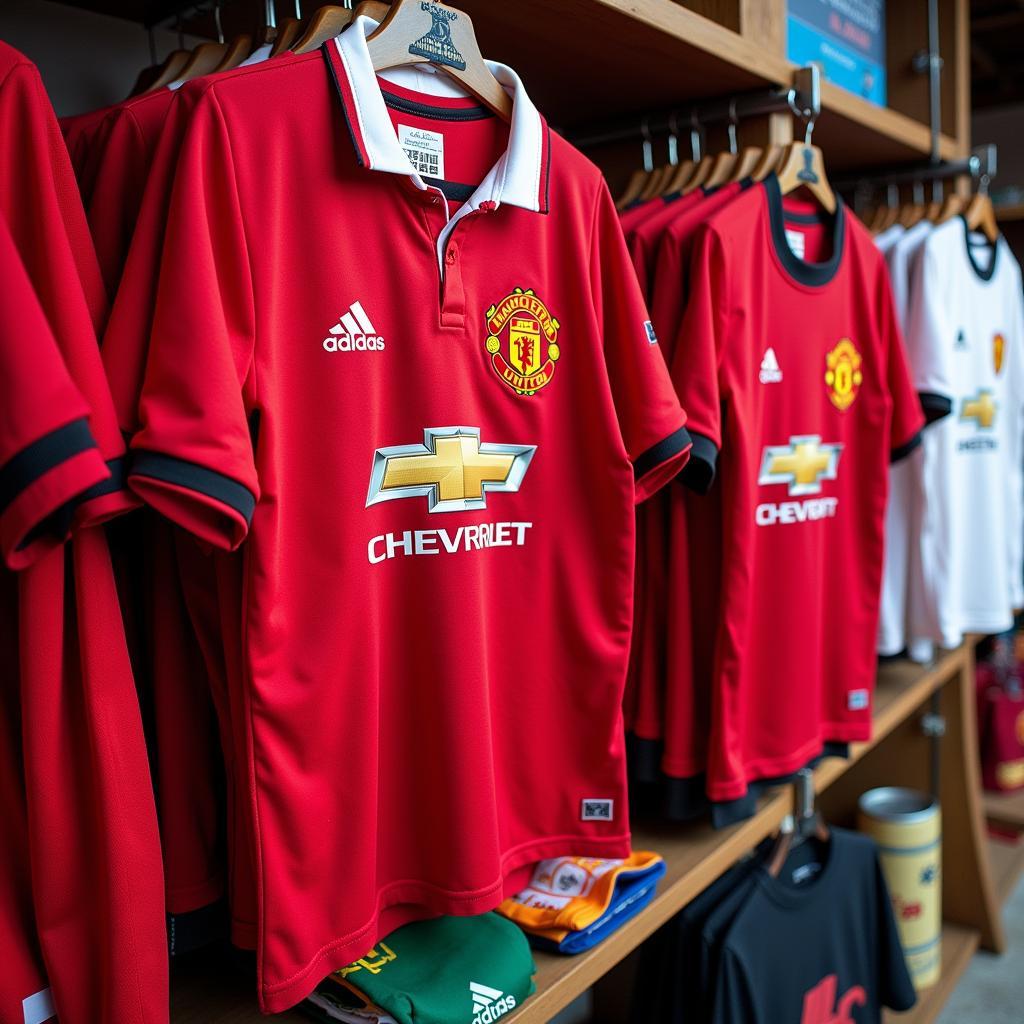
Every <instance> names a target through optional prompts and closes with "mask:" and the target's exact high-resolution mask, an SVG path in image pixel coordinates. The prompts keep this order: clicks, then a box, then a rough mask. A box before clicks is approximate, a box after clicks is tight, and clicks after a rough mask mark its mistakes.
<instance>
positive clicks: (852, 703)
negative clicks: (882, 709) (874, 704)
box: [846, 690, 871, 711]
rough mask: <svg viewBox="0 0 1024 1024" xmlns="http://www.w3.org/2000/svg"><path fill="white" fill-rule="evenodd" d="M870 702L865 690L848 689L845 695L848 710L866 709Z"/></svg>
mask: <svg viewBox="0 0 1024 1024" xmlns="http://www.w3.org/2000/svg"><path fill="white" fill-rule="evenodd" d="M870 703H871V700H870V694H869V693H868V691H867V690H850V691H849V693H847V695H846V707H847V708H848V709H849V710H850V711H866V710H867V708H868V705H869V704H870Z"/></svg>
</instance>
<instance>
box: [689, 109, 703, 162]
mask: <svg viewBox="0 0 1024 1024" xmlns="http://www.w3.org/2000/svg"><path fill="white" fill-rule="evenodd" d="M703 144H704V139H703V128H702V127H701V123H700V121H698V120H697V108H696V107H691V108H690V155H691V156H692V157H693V162H694V163H697V162H698V161H699V160H700V157H701V151H702V150H703V148H704V146H703Z"/></svg>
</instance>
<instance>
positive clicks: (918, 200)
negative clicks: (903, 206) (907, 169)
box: [913, 178, 924, 206]
mask: <svg viewBox="0 0 1024 1024" xmlns="http://www.w3.org/2000/svg"><path fill="white" fill-rule="evenodd" d="M913 196H914V205H915V206H924V182H923V181H921V180H920V178H919V179H918V180H917V181H915V182H914V184H913Z"/></svg>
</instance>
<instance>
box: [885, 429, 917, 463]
mask: <svg viewBox="0 0 1024 1024" xmlns="http://www.w3.org/2000/svg"><path fill="white" fill-rule="evenodd" d="M920 443H921V431H920V430H919V431H918V432H917V433H916V434H915V435H914V436H913V437H912V438H911V439H910V440H909V441H908V442H907V443H906V444H901V445H900V446H899V448H893V449H892V451H891V452H890V453H889V461H890V462H899V461H900V459H905V458H906V457H907V456H908V455H909V454H910V453H911V452H912V451H913V450H914V449H915V448H916V447H917V446H918V445H919V444H920Z"/></svg>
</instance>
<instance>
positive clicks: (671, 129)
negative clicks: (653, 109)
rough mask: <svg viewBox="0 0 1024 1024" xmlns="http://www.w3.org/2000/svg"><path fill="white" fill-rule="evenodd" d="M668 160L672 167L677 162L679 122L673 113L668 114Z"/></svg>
mask: <svg viewBox="0 0 1024 1024" xmlns="http://www.w3.org/2000/svg"><path fill="white" fill-rule="evenodd" d="M668 162H669V164H671V165H672V166H673V167H675V166H676V165H677V164H678V163H679V122H678V121H676V115H675V114H674V113H672V114H669V115H668Z"/></svg>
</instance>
